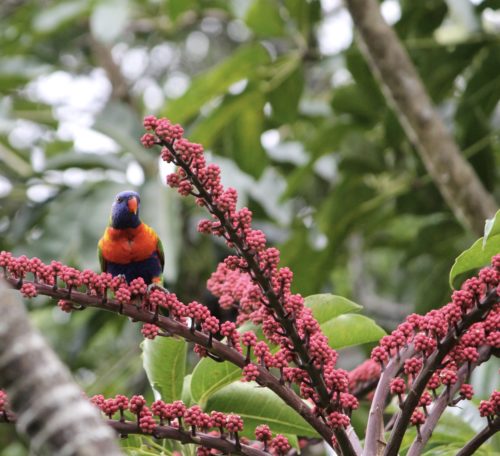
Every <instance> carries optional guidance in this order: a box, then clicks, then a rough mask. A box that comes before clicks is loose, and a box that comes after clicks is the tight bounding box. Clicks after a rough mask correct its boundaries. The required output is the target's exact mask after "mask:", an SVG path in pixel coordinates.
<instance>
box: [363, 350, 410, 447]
mask: <svg viewBox="0 0 500 456" xmlns="http://www.w3.org/2000/svg"><path fill="white" fill-rule="evenodd" d="M414 354H415V350H414V348H413V345H409V346H407V347H405V348H404V349H403V350H401V352H400V353H399V356H397V357H394V358H392V359H391V360H390V361H389V362H388V363H387V366H385V369H384V370H383V371H382V375H381V377H380V380H379V382H378V384H377V389H376V390H375V395H374V396H373V400H372V404H371V406H370V413H369V415H368V423H367V427H366V434H365V449H364V451H363V455H364V456H373V455H380V454H382V453H383V451H384V449H385V446H386V444H385V442H384V441H382V438H383V436H384V416H383V413H384V410H385V407H386V400H387V396H388V394H389V388H390V383H391V380H392V379H393V378H394V377H396V375H397V374H398V372H399V371H400V370H401V368H402V366H403V364H404V362H405V361H406V360H407V359H409V358H411V357H412V356H413V355H414Z"/></svg>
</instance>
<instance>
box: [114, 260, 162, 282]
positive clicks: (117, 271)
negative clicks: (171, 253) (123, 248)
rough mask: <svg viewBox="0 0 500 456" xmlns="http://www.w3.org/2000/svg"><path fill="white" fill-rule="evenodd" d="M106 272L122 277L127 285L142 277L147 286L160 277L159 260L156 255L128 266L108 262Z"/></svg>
mask: <svg viewBox="0 0 500 456" xmlns="http://www.w3.org/2000/svg"><path fill="white" fill-rule="evenodd" d="M106 272H109V273H110V274H111V275H113V276H117V275H124V276H125V279H126V280H127V282H128V283H130V282H131V281H132V280H134V279H137V278H138V277H142V278H143V279H144V282H146V283H147V284H148V285H149V284H150V283H152V281H153V278H155V277H161V275H162V267H161V264H160V259H159V258H158V255H157V254H156V253H153V254H152V255H151V256H150V257H149V258H147V259H146V260H142V261H134V262H132V263H128V264H118V263H111V262H108V263H107V264H106Z"/></svg>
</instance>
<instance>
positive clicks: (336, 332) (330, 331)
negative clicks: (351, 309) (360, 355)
mask: <svg viewBox="0 0 500 456" xmlns="http://www.w3.org/2000/svg"><path fill="white" fill-rule="evenodd" d="M321 330H322V331H323V333H324V334H325V335H326V336H327V337H328V342H329V345H330V347H332V348H335V349H337V350H338V349H340V348H345V347H352V346H354V345H361V344H366V343H368V342H377V341H378V340H380V338H382V337H383V336H385V331H384V330H383V329H382V328H381V327H380V326H378V325H377V324H376V323H375V321H374V320H372V319H371V318H368V317H365V316H364V315H355V314H345V315H340V316H339V317H336V318H333V319H331V320H328V321H326V322H325V323H323V324H321Z"/></svg>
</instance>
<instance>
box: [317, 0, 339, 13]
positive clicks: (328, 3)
mask: <svg viewBox="0 0 500 456" xmlns="http://www.w3.org/2000/svg"><path fill="white" fill-rule="evenodd" d="M341 4H342V0H321V8H323V11H324V12H325V13H330V12H331V11H333V10H334V9H335V8H338V7H340V6H341Z"/></svg>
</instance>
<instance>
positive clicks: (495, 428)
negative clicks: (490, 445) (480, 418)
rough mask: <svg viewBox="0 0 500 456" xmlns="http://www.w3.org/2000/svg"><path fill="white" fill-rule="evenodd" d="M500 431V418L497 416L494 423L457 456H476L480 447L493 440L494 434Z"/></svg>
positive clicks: (484, 429) (476, 436)
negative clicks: (473, 455) (474, 455)
mask: <svg viewBox="0 0 500 456" xmlns="http://www.w3.org/2000/svg"><path fill="white" fill-rule="evenodd" d="M499 431H500V416H497V417H496V418H495V419H494V420H493V421H491V422H490V423H488V425H487V426H486V427H485V428H483V429H482V430H481V432H479V434H477V435H475V436H474V437H473V438H472V439H471V440H470V441H469V443H467V445H465V446H464V447H463V448H462V449H461V450H460V451H459V452H458V453H457V456H470V455H472V454H474V453H475V452H476V451H477V450H478V449H479V447H480V446H481V445H482V444H483V443H484V442H486V441H487V440H488V439H489V438H491V437H492V436H493V435H494V434H496V433H497V432H499Z"/></svg>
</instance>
